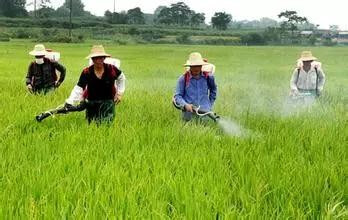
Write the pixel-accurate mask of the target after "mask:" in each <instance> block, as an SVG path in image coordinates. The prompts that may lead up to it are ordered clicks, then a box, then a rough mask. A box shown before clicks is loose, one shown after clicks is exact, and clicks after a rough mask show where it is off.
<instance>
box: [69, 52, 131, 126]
mask: <svg viewBox="0 0 348 220" xmlns="http://www.w3.org/2000/svg"><path fill="white" fill-rule="evenodd" d="M106 57H110V55H109V54H107V53H106V52H105V50H104V47H103V46H102V45H96V46H93V47H92V49H91V53H90V54H89V55H88V56H87V57H86V58H87V59H92V61H93V64H92V65H91V66H89V67H86V68H85V69H84V70H83V71H82V73H81V75H80V79H79V81H78V82H77V85H76V86H75V87H74V89H73V90H72V92H71V94H70V97H69V98H68V99H67V100H66V104H65V105H66V106H67V107H69V106H72V105H75V104H78V103H80V102H82V103H83V104H84V105H85V106H86V118H87V120H88V122H89V123H90V122H91V121H96V122H104V121H106V122H111V121H113V119H114V117H115V104H117V103H119V102H120V101H121V99H122V95H123V93H124V90H125V80H126V78H125V75H124V74H123V73H122V71H121V70H119V69H118V68H117V67H116V66H114V65H112V64H106V63H104V60H105V58H106Z"/></svg>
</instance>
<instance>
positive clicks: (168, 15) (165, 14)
mask: <svg viewBox="0 0 348 220" xmlns="http://www.w3.org/2000/svg"><path fill="white" fill-rule="evenodd" d="M155 23H158V24H167V25H169V24H173V23H174V19H173V15H172V10H171V9H170V8H168V7H163V8H161V10H160V11H159V12H158V15H157V16H156V17H155Z"/></svg>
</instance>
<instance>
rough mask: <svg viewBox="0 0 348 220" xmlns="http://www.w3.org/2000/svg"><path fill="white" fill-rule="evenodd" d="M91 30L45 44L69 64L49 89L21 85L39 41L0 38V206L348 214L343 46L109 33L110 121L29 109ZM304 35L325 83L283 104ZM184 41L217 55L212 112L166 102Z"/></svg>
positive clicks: (77, 65)
mask: <svg viewBox="0 0 348 220" xmlns="http://www.w3.org/2000/svg"><path fill="white" fill-rule="evenodd" d="M93 43H98V42H93ZM93 43H92V42H90V43H85V44H73V45H71V44H45V46H46V48H52V49H54V50H56V51H59V52H61V56H62V58H61V63H63V64H64V65H65V67H66V68H67V77H66V80H65V82H64V83H63V84H62V86H61V87H60V88H59V90H57V91H55V92H54V93H51V94H48V95H46V96H42V95H41V96H34V95H31V94H28V93H27V92H26V89H25V81H24V77H25V75H26V71H27V67H28V65H29V62H30V61H31V59H32V57H30V56H29V55H28V52H29V51H30V50H32V48H33V47H34V44H35V43H33V42H29V41H11V42H7V43H0V218H1V219H58V218H61V219H69V218H70V219H71V218H72V219H172V218H173V219H240V218H241V219H346V218H348V209H347V205H348V199H347V197H348V196H347V195H348V185H347V182H348V181H347V175H348V172H347V171H348V162H347V146H348V86H347V85H348V75H347V70H348V62H347V60H348V50H347V49H346V48H328V47H315V48H300V47H226V46H182V45H181V46H179V45H132V46H127V45H125V46H118V45H112V44H107V43H106V44H104V46H105V48H106V51H107V52H108V53H111V54H112V55H113V56H114V57H116V58H119V59H121V69H122V70H123V71H124V73H125V74H126V77H127V88H126V93H125V95H124V97H123V100H122V103H121V104H119V105H118V106H117V108H116V120H115V121H114V123H113V124H111V125H102V126H97V125H96V124H91V125H88V123H87V122H86V120H85V117H84V113H83V112H80V113H71V114H68V115H60V116H56V117H51V118H48V119H46V120H44V121H43V122H41V123H37V122H36V121H35V115H37V114H39V113H41V112H42V111H45V110H47V109H51V108H55V107H56V106H58V105H60V104H63V103H64V100H65V99H66V98H67V97H68V96H69V94H70V91H71V89H72V88H73V86H74V85H75V83H76V82H77V80H78V77H79V75H80V73H81V71H82V69H83V68H84V67H85V66H86V65H87V60H86V59H85V57H86V56H87V55H88V53H89V51H90V48H91V46H92V44H93ZM308 49H309V50H312V52H313V54H314V56H316V57H318V58H319V59H320V61H321V62H322V63H323V68H324V71H325V73H326V76H327V83H326V85H325V93H324V94H323V96H322V97H321V98H320V99H319V100H318V101H316V102H315V103H313V104H312V105H308V106H305V107H298V108H293V107H291V106H289V105H288V103H287V101H286V100H287V95H288V92H289V80H290V77H291V73H292V71H293V68H294V67H295V64H296V60H297V59H298V58H299V55H300V53H301V51H302V50H308ZM193 51H198V52H201V53H202V55H203V56H204V57H206V58H208V59H209V62H211V63H214V64H215V65H216V67H217V69H216V73H215V77H216V80H217V84H218V97H217V101H216V105H215V108H214V111H216V112H217V113H218V114H219V115H221V117H222V118H223V120H224V122H226V123H223V125H222V126H218V125H216V124H214V123H211V124H207V125H202V124H197V123H189V124H184V123H183V122H182V121H181V119H180V112H178V111H177V110H176V109H174V108H173V107H172V104H171V97H172V95H173V92H174V89H175V86H176V80H177V79H178V77H179V76H180V74H182V73H183V71H184V69H183V66H182V65H183V64H184V63H185V61H186V59H187V57H188V54H189V53H190V52H193Z"/></svg>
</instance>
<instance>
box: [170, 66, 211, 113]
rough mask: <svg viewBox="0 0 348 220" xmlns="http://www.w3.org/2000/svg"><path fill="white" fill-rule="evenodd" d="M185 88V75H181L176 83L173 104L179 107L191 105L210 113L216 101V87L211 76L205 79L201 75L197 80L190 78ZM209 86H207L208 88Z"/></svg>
mask: <svg viewBox="0 0 348 220" xmlns="http://www.w3.org/2000/svg"><path fill="white" fill-rule="evenodd" d="M189 78H190V79H189V83H188V85H187V86H186V82H185V75H182V76H181V77H180V78H179V80H178V83H177V86H176V91H175V95H174V99H175V102H176V103H177V104H179V105H180V106H185V105H187V104H192V105H196V106H200V109H202V110H206V111H210V110H211V109H212V107H213V105H214V102H215V99H216V92H217V86H216V84H215V79H214V76H213V75H209V76H208V78H206V77H205V76H204V75H203V73H201V74H200V77H199V78H198V79H196V78H194V77H192V76H191V74H190V77H189ZM208 84H209V86H208Z"/></svg>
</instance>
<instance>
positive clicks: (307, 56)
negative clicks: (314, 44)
mask: <svg viewBox="0 0 348 220" xmlns="http://www.w3.org/2000/svg"><path fill="white" fill-rule="evenodd" d="M312 60H317V58H316V57H314V56H313V55H312V52H311V51H303V52H302V53H301V57H300V59H298V61H312Z"/></svg>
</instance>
